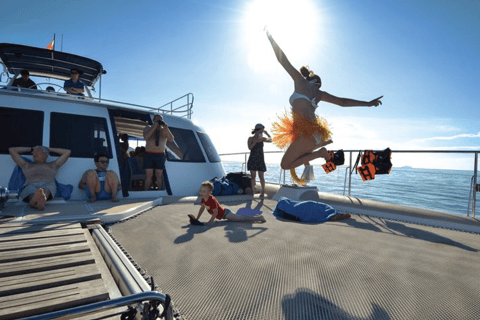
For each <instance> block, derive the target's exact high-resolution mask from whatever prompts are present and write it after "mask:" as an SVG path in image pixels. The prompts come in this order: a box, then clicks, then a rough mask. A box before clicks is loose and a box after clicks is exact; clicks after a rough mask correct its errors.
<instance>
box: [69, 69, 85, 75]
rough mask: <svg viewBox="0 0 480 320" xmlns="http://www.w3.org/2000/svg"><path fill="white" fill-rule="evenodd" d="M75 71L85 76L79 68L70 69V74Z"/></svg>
mask: <svg viewBox="0 0 480 320" xmlns="http://www.w3.org/2000/svg"><path fill="white" fill-rule="evenodd" d="M73 71H77V73H78V75H81V74H83V72H82V71H80V70H78V69H77V68H73V69H70V73H72V72H73Z"/></svg>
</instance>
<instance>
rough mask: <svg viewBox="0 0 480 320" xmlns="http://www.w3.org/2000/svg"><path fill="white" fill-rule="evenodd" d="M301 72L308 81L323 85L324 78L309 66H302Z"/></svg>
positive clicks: (319, 85)
mask: <svg viewBox="0 0 480 320" xmlns="http://www.w3.org/2000/svg"><path fill="white" fill-rule="evenodd" d="M300 73H301V74H302V76H303V77H304V78H305V79H306V80H307V81H308V82H311V83H314V84H316V85H318V87H321V86H322V79H321V78H320V77H319V76H318V75H316V74H315V73H314V72H313V71H312V70H311V69H310V67H309V66H303V67H301V68H300Z"/></svg>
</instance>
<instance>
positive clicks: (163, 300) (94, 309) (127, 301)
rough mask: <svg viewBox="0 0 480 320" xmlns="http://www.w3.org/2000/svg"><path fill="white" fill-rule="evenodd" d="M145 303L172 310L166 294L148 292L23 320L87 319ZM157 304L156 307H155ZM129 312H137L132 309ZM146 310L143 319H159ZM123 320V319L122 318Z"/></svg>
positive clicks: (169, 317)
mask: <svg viewBox="0 0 480 320" xmlns="http://www.w3.org/2000/svg"><path fill="white" fill-rule="evenodd" d="M144 301H149V302H150V305H153V307H154V308H155V309H156V307H157V306H158V305H159V304H162V305H163V309H164V310H169V309H170V297H169V296H168V295H166V294H163V293H160V292H155V291H147V292H140V293H136V294H132V295H130V296H126V297H120V298H116V299H112V300H107V301H102V302H97V303H92V304H88V305H84V306H79V307H75V308H71V309H65V310H59V311H54V312H50V313H45V314H42V315H36V316H32V317H27V318H23V319H22V320H53V319H73V318H78V317H87V316H90V315H93V314H95V313H98V312H102V311H108V310H113V309H116V308H120V307H126V306H131V305H133V304H140V303H142V302H144ZM155 304H156V306H155ZM129 310H136V309H134V308H130V309H129ZM147 311H148V310H146V308H144V312H143V313H144V317H142V319H157V317H158V316H159V315H158V314H156V315H152V317H149V316H147V314H146V313H147ZM122 319H123V317H122ZM125 319H137V318H136V317H135V316H134V315H133V316H131V315H129V316H128V317H126V318H125ZM167 319H172V317H171V316H167Z"/></svg>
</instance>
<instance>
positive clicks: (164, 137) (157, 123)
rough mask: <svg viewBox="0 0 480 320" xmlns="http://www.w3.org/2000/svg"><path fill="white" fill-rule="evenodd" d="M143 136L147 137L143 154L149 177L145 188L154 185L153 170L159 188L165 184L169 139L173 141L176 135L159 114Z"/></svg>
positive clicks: (146, 128)
mask: <svg viewBox="0 0 480 320" xmlns="http://www.w3.org/2000/svg"><path fill="white" fill-rule="evenodd" d="M143 137H144V138H145V140H146V141H147V142H146V145H145V151H146V152H145V154H144V156H143V169H145V174H146V175H147V178H146V179H145V190H149V189H150V187H151V186H152V178H153V172H154V171H155V176H156V178H157V186H158V189H162V186H163V170H164V169H165V160H166V156H165V150H166V147H167V141H168V142H173V141H174V137H173V134H172V132H170V129H168V125H167V124H166V123H165V122H164V121H163V117H162V116H161V115H159V114H157V115H155V116H154V117H153V125H151V126H146V127H145V129H143Z"/></svg>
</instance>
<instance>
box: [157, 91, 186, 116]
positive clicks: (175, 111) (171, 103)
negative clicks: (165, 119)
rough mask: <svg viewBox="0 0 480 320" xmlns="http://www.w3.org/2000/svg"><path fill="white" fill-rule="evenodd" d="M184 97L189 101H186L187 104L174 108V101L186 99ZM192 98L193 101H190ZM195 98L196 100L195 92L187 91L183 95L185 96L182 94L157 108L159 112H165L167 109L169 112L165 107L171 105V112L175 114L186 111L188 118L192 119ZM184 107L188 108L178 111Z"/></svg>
mask: <svg viewBox="0 0 480 320" xmlns="http://www.w3.org/2000/svg"><path fill="white" fill-rule="evenodd" d="M184 98H186V100H187V103H186V104H183V105H181V106H179V107H176V108H173V103H174V102H177V101H178V100H180V99H184ZM190 98H191V99H192V101H191V102H190ZM193 100H194V96H193V93H187V94H185V95H183V96H181V97H179V98H177V99H175V100H172V101H170V102H168V103H166V104H164V105H163V106H161V107H159V108H158V109H157V110H158V112H160V111H161V112H165V111H167V112H168V110H165V109H164V107H166V106H170V111H169V112H170V114H174V113H186V114H187V119H191V118H192V114H193V111H192V108H193ZM182 108H186V110H184V111H177V110H179V109H182Z"/></svg>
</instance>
